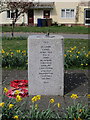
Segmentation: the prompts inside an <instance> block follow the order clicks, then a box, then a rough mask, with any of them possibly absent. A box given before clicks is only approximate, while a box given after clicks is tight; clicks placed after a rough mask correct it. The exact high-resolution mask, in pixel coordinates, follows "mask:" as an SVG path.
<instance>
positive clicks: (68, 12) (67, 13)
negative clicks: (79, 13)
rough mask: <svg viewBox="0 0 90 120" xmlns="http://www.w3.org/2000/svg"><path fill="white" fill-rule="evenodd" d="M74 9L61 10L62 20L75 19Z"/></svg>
mask: <svg viewBox="0 0 90 120" xmlns="http://www.w3.org/2000/svg"><path fill="white" fill-rule="evenodd" d="M74 12H75V11H74V9H61V17H62V18H74Z"/></svg>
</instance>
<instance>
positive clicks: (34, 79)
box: [28, 35, 64, 96]
mask: <svg viewBox="0 0 90 120" xmlns="http://www.w3.org/2000/svg"><path fill="white" fill-rule="evenodd" d="M28 83H29V85H28V86H29V95H37V94H39V95H61V96H63V95H64V39H63V37H62V36H60V35H55V36H48V37H47V36H45V35H31V36H29V37H28Z"/></svg>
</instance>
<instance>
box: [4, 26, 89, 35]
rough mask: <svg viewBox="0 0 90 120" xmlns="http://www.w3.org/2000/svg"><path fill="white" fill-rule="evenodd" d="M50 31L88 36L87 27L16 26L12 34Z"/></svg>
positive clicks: (5, 29)
mask: <svg viewBox="0 0 90 120" xmlns="http://www.w3.org/2000/svg"><path fill="white" fill-rule="evenodd" d="M48 29H50V32H51V33H72V34H88V32H89V29H90V28H88V27H82V26H73V27H67V26H50V27H31V26H16V27H15V28H14V32H39V33H41V32H43V33H46V32H47V31H48ZM2 32H11V26H2Z"/></svg>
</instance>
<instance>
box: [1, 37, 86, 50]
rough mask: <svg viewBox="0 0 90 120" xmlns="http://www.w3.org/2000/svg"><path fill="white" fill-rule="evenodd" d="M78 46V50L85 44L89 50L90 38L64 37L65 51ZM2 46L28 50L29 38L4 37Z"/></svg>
mask: <svg viewBox="0 0 90 120" xmlns="http://www.w3.org/2000/svg"><path fill="white" fill-rule="evenodd" d="M74 46H76V47H77V49H78V50H80V49H81V48H83V47H84V46H85V49H86V51H88V40H87V39H86V40H84V39H64V47H65V51H66V50H69V49H70V48H72V47H74ZM2 48H3V49H4V50H5V51H6V52H7V51H9V50H10V49H11V50H12V51H16V50H27V38H26V37H24V38H2Z"/></svg>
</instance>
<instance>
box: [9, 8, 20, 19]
mask: <svg viewBox="0 0 90 120" xmlns="http://www.w3.org/2000/svg"><path fill="white" fill-rule="evenodd" d="M8 11H9V12H10V17H8V15H7V19H13V17H12V13H13V12H15V10H7V14H8ZM17 12H18V10H17ZM16 14H17V13H16V12H15V16H14V18H16Z"/></svg>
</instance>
